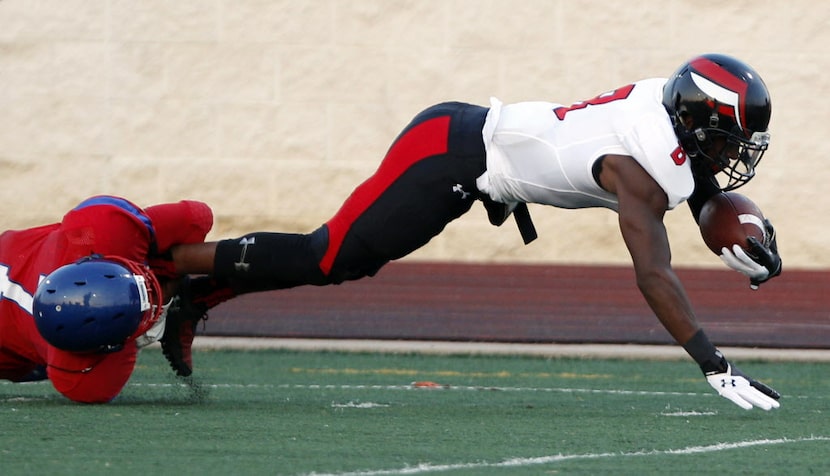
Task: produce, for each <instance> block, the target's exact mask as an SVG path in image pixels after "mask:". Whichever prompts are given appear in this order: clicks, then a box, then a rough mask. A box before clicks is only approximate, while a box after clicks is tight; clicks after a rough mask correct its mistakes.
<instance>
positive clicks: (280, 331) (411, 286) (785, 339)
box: [200, 262, 830, 348]
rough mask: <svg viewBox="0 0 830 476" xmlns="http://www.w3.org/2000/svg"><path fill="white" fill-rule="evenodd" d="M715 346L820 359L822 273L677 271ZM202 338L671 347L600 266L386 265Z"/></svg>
mask: <svg viewBox="0 0 830 476" xmlns="http://www.w3.org/2000/svg"><path fill="white" fill-rule="evenodd" d="M677 272H678V274H679V275H680V278H681V279H682V280H683V282H684V284H685V285H686V289H687V291H688V293H689V296H690V298H691V299H692V303H693V305H694V306H695V309H696V311H697V314H698V319H699V321H700V322H701V324H702V325H703V326H704V328H705V329H706V331H707V333H708V334H709V336H710V338H711V339H712V340H713V341H714V342H716V343H717V344H718V345H721V346H743V347H780V348H830V313H829V312H828V303H830V296H828V294H827V290H829V289H830V272H828V271H785V272H784V273H783V274H782V275H781V276H780V277H778V278H775V279H774V280H772V281H770V282H768V283H766V284H764V285H762V286H761V289H760V290H758V291H752V290H750V289H749V285H748V280H746V279H745V278H743V277H742V276H741V275H739V274H738V273H736V272H734V271H731V270H728V269H718V270H712V269H679V270H677ZM200 334H203V335H213V336H249V337H302V338H347V339H405V340H406V339H409V340H450V341H484V342H537V343H632V344H671V343H673V341H672V339H671V337H670V336H669V335H668V333H667V332H666V331H665V329H663V327H662V326H661V325H660V323H659V321H658V320H657V318H656V317H655V316H654V315H653V314H652V313H651V311H650V310H649V308H648V306H647V305H646V304H645V301H644V299H643V298H642V296H641V295H640V293H639V291H638V290H637V287H636V284H635V282H634V274H633V271H632V270H631V269H629V268H626V267H609V266H542V265H492V264H488V265H480V264H458V263H423V262H395V263H390V264H389V265H387V266H386V267H385V268H383V269H382V270H381V272H380V273H378V275H377V276H375V277H373V278H366V279H363V280H360V281H353V282H348V283H345V284H342V285H339V286H327V287H313V286H305V287H301V288H295V289H288V290H282V291H273V292H264V293H258V294H252V295H247V296H242V297H239V298H236V299H234V300H232V301H229V302H227V303H224V304H222V305H221V306H219V307H217V308H216V309H214V310H212V311H211V313H210V319H209V320H208V322H207V323H206V326H205V328H204V329H203V330H200Z"/></svg>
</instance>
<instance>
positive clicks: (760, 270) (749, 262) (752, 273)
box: [720, 245, 769, 281]
mask: <svg viewBox="0 0 830 476" xmlns="http://www.w3.org/2000/svg"><path fill="white" fill-rule="evenodd" d="M720 252H721V254H720V259H721V260H722V261H723V262H724V263H726V265H727V266H729V267H730V268H732V269H734V270H735V271H737V272H739V273H741V274H743V275H745V276H747V277H748V278H749V279H754V280H758V281H761V280H764V279H765V278H767V276H769V270H768V269H767V268H766V266H764V265H762V264H760V263H757V262H755V260H754V259H752V258H750V256H749V255H748V254H746V251H744V249H743V248H741V247H740V246H739V245H732V250H730V249H729V248H727V247H723V248H721V250H720Z"/></svg>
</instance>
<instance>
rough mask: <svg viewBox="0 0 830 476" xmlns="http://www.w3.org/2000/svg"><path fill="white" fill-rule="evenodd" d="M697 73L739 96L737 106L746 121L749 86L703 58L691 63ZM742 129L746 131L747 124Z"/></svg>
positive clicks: (742, 118) (741, 125)
mask: <svg viewBox="0 0 830 476" xmlns="http://www.w3.org/2000/svg"><path fill="white" fill-rule="evenodd" d="M689 65H690V66H691V67H692V69H693V70H695V72H697V73H698V74H700V75H702V76H703V77H705V78H706V79H708V80H709V81H712V82H713V83H715V84H717V85H718V86H721V87H724V88H726V89H728V90H730V91H734V92H735V93H737V94H738V104H737V106H738V107H740V108H741V120H742V121H746V119H747V117H746V93H747V90H748V89H749V84H747V82H746V81H744V80H743V79H741V78H739V77H737V76H735V75H734V74H732V73H730V72H729V71H727V70H726V69H724V68H723V67H721V66H720V65H719V64H717V63H715V62H714V61H712V60H710V59H708V58H705V57H703V56H701V57H699V58H695V59H693V60H692V61H690V62H689ZM738 125H739V126H740V127H741V129H746V124H745V123H744V124H738Z"/></svg>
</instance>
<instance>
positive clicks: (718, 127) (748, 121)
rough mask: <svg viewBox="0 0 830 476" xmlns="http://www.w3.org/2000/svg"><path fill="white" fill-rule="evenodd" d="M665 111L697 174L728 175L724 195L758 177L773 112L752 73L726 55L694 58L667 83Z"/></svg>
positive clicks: (766, 94) (767, 93) (754, 73)
mask: <svg viewBox="0 0 830 476" xmlns="http://www.w3.org/2000/svg"><path fill="white" fill-rule="evenodd" d="M663 106H664V107H665V108H666V111H667V112H668V113H669V116H670V118H671V121H672V125H673V127H674V130H675V134H676V135H677V138H678V141H679V142H680V145H681V146H682V147H683V149H684V150H685V151H686V153H687V154H688V156H689V157H690V159H691V161H692V165H693V170H694V171H695V172H696V173H698V174H704V175H706V176H709V177H714V176H715V175H716V174H718V173H723V174H724V175H725V178H726V184H725V185H720V184H718V185H719V187H720V188H721V190H723V191H728V190H734V189H736V188H738V187H740V186H742V185H744V184H746V183H747V182H748V181H749V180H751V179H752V177H754V176H755V168H756V167H757V165H758V163H759V162H760V161H761V158H762V157H763V155H764V152H765V151H766V150H767V148H768V147H769V140H770V135H769V133H768V132H767V127H768V125H769V120H770V116H771V114H772V106H771V101H770V97H769V92H768V91H767V88H766V85H765V84H764V82H763V80H761V78H760V76H758V73H756V72H755V71H754V70H753V69H752V68H751V67H749V66H748V65H746V64H745V63H743V62H741V61H739V60H737V59H735V58H732V57H729V56H725V55H716V54H710V55H702V56H698V57H696V58H693V59H691V60H690V61H688V62H687V63H685V64H684V65H682V66H681V67H680V68H679V69H678V70H677V71H676V72H675V73H674V74H673V75H672V76H671V77H670V78H669V79H668V81H667V82H666V85H665V87H664V90H663ZM715 180H716V182H717V179H715Z"/></svg>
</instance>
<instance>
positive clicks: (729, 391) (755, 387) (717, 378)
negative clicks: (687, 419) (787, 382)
mask: <svg viewBox="0 0 830 476" xmlns="http://www.w3.org/2000/svg"><path fill="white" fill-rule="evenodd" d="M706 381H707V382H709V385H711V386H712V388H714V389H715V390H716V391H717V392H718V395H720V396H721V397H724V398H727V399H729V400H731V401H732V402H733V403H734V404H735V405H738V406H739V407H741V408H743V409H744V410H751V409H752V407H753V406H756V407H758V408H762V409H764V410H772V409H773V408H778V407H780V406H781V404H780V403H778V400H777V399H778V398H779V397H780V395H779V393H778V392H776V391H775V390H773V389H772V388H770V387H767V386H766V385H764V384H763V383H761V382H757V381H755V380H753V379H751V378H750V377H748V376H746V375H744V373H743V372H741V371H740V370H738V369H737V368H734V367H732V365H731V364H729V365H727V366H726V372H719V373H709V374H706Z"/></svg>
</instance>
